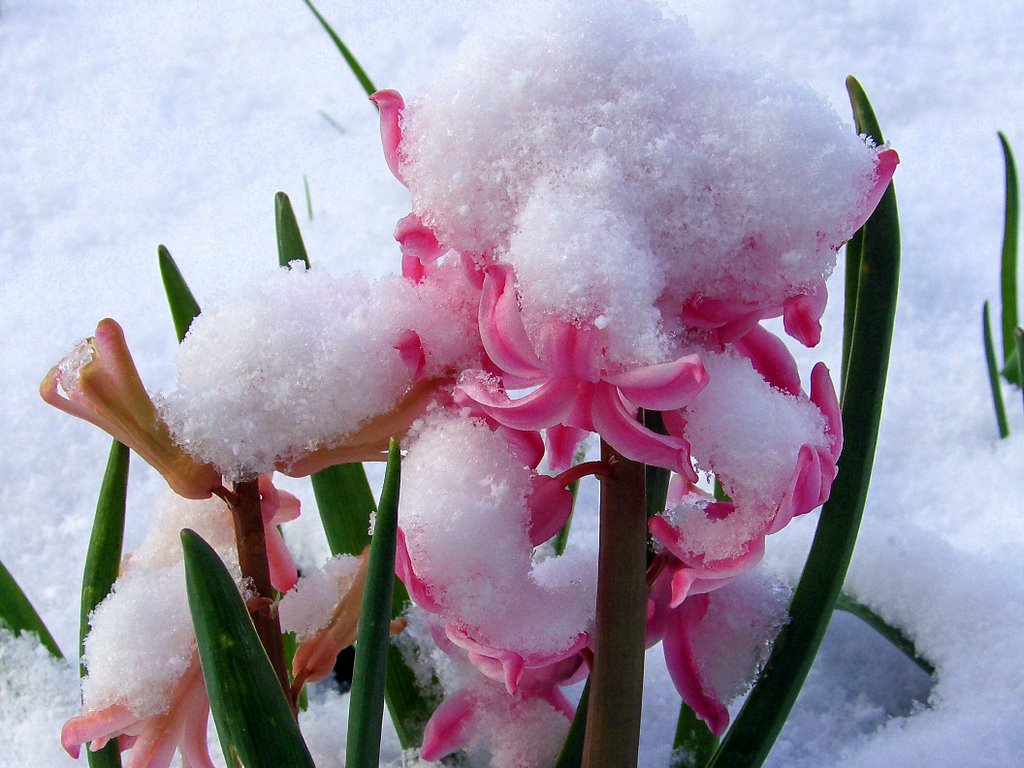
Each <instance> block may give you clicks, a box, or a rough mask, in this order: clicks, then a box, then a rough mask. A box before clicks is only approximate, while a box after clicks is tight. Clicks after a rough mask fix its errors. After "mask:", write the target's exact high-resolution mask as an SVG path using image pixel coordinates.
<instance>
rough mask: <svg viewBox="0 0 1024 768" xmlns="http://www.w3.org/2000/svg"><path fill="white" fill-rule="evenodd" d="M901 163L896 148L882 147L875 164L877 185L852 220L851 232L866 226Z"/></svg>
mask: <svg viewBox="0 0 1024 768" xmlns="http://www.w3.org/2000/svg"><path fill="white" fill-rule="evenodd" d="M899 163H900V156H899V155H898V154H896V150H895V149H882V150H881V151H880V152H879V153H878V162H877V164H876V165H875V185H874V186H873V187H872V188H871V191H870V192H868V196H867V198H866V199H865V200H864V207H863V208H861V210H859V211H858V212H857V215H856V216H854V217H853V218H852V219H851V221H850V233H851V234H852V233H854V232H856V231H857V230H858V229H860V228H861V227H862V226H864V223H865V222H866V221H867V220H868V219H869V218H870V217H871V214H872V213H874V211H875V208H876V207H877V206H878V202H879V201H880V200H881V199H882V195H884V194H885V190H886V189H888V188H889V182H891V181H892V177H893V174H894V173H896V166H897V165H899Z"/></svg>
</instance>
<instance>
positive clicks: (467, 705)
mask: <svg viewBox="0 0 1024 768" xmlns="http://www.w3.org/2000/svg"><path fill="white" fill-rule="evenodd" d="M475 707H476V697H475V696H473V695H472V694H470V693H467V692H466V691H459V692H458V693H456V694H455V695H454V696H451V697H450V698H447V699H445V700H444V702H443V703H442V704H441V706H439V707H438V708H437V709H435V710H434V714H432V715H431V716H430V720H429V721H428V722H427V727H426V728H424V729H423V746H422V747H421V748H420V758H421V759H423V760H427V761H434V760H440V759H441V758H442V757H446V756H448V755H450V754H452V753H453V752H457V751H458V750H460V749H461V748H462V747H464V746H466V745H467V744H468V743H469V735H470V729H471V728H472V724H473V715H474V709H475Z"/></svg>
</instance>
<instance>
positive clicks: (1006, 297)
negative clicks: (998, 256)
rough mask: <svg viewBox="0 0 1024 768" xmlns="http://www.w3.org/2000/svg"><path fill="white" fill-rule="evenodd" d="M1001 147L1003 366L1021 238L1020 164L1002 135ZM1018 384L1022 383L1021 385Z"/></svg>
mask: <svg viewBox="0 0 1024 768" xmlns="http://www.w3.org/2000/svg"><path fill="white" fill-rule="evenodd" d="M999 144H1000V146H1001V147H1002V148H1003V162H1004V165H1005V167H1006V206H1005V215H1004V218H1003V258H1002V265H1001V269H1000V283H1001V288H1002V301H1003V313H1002V319H1003V323H1002V328H1003V363H1004V364H1006V363H1008V362H1009V359H1010V355H1011V354H1012V353H1013V351H1014V346H1015V345H1014V343H1013V329H1014V328H1016V327H1017V324H1018V323H1019V322H1020V321H1019V320H1018V318H1017V250H1018V241H1019V236H1020V185H1019V183H1018V181H1017V164H1016V163H1015V162H1014V160H1013V150H1012V149H1011V148H1010V142H1009V141H1007V140H1006V136H1004V135H1003V133H1002V132H1000V133H999ZM1018 383H1019V381H1018Z"/></svg>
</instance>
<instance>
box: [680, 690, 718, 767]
mask: <svg viewBox="0 0 1024 768" xmlns="http://www.w3.org/2000/svg"><path fill="white" fill-rule="evenodd" d="M717 747H718V737H717V736H715V734H713V733H712V732H711V731H710V730H709V729H708V727H707V725H705V724H704V721H703V720H701V719H700V718H698V717H697V715H696V714H694V711H693V710H692V709H690V707H688V706H687V704H686V702H685V701H684V702H683V703H682V704H681V705H680V706H679V720H678V721H676V737H675V741H674V742H673V743H672V758H671V760H670V761H669V768H704V766H705V765H707V762H708V760H709V759H710V757H711V755H713V754H714V752H715V749H716V748H717Z"/></svg>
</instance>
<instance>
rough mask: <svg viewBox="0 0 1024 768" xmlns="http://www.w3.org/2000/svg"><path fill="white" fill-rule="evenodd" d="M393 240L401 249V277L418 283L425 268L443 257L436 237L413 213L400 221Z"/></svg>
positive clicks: (422, 276)
mask: <svg viewBox="0 0 1024 768" xmlns="http://www.w3.org/2000/svg"><path fill="white" fill-rule="evenodd" d="M395 240H397V241H398V244H399V245H400V246H401V248H402V275H403V276H404V277H407V278H409V279H410V280H415V281H416V282H417V283H418V282H420V281H421V280H422V279H423V278H424V276H425V275H426V273H427V268H428V267H429V266H430V265H432V264H433V263H434V262H435V261H437V260H438V259H439V258H441V256H443V255H444V248H442V247H441V244H440V243H439V242H438V241H437V237H436V236H435V235H434V233H433V232H432V231H431V230H430V228H429V227H427V226H426V225H425V224H424V223H423V220H422V219H421V218H420V217H419V216H417V215H416V214H415V213H410V214H409V215H408V216H406V217H404V218H403V219H400V220H399V222H398V225H397V226H396V227H395Z"/></svg>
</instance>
